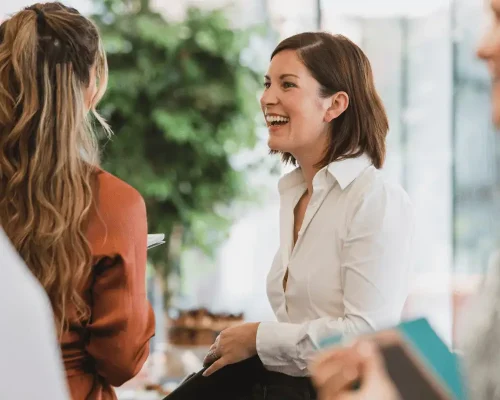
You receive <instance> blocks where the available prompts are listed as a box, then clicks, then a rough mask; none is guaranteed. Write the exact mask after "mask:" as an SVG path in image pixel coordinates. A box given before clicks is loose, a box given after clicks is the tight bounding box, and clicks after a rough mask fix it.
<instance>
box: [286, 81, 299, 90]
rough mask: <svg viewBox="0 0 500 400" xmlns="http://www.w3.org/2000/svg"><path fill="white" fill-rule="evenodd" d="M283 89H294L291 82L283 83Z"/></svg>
mask: <svg viewBox="0 0 500 400" xmlns="http://www.w3.org/2000/svg"><path fill="white" fill-rule="evenodd" d="M283 87H284V88H285V89H290V88H292V87H296V86H295V85H294V84H293V83H292V82H283Z"/></svg>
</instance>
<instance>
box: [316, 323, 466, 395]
mask: <svg viewBox="0 0 500 400" xmlns="http://www.w3.org/2000/svg"><path fill="white" fill-rule="evenodd" d="M368 337H372V338H373V340H374V341H375V343H377V344H378V346H379V348H380V350H381V352H382V356H383V357H384V360H385V364H386V367H387V371H388V373H389V375H390V376H391V379H392V380H393V382H394V384H395V386H396V388H397V389H398V391H399V392H400V394H401V397H402V398H404V399H405V400H413V399H415V400H419V399H426V400H466V391H465V387H464V384H463V380H462V374H461V370H460V363H459V360H458V358H457V356H456V355H455V354H454V353H452V352H451V351H450V349H449V348H448V346H447V345H446V344H445V343H444V342H443V340H442V339H441V338H440V337H439V336H438V335H437V334H436V332H435V331H434V330H433V329H432V327H431V326H430V324H429V322H428V321H427V320H426V319H424V318H420V319H416V320H413V321H408V322H404V323H402V324H400V325H398V326H397V327H396V328H394V329H391V330H384V331H379V332H376V333H373V334H370V335H368ZM341 343H342V337H340V336H338V335H336V336H333V337H329V338H325V339H324V340H323V341H322V342H321V343H320V347H321V348H327V347H331V346H336V345H339V344H341ZM356 386H359V382H358V384H357V385H356Z"/></svg>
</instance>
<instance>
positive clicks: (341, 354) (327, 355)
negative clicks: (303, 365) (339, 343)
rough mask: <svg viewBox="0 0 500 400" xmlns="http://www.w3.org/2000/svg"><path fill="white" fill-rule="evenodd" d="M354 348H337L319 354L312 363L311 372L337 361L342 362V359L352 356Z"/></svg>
mask: <svg viewBox="0 0 500 400" xmlns="http://www.w3.org/2000/svg"><path fill="white" fill-rule="evenodd" d="M352 352H353V349H352V347H336V348H334V349H330V350H327V351H323V352H321V353H319V354H318V356H317V357H315V358H314V359H313V361H312V362H311V367H310V368H311V370H314V369H317V368H321V367H322V366H323V365H324V364H330V363H332V362H335V360H340V359H342V358H345V357H348V356H349V355H350V354H352Z"/></svg>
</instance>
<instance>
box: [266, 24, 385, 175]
mask: <svg viewBox="0 0 500 400" xmlns="http://www.w3.org/2000/svg"><path fill="white" fill-rule="evenodd" d="M285 50H295V51H296V52H297V55H298V57H299V59H300V60H301V61H302V62H303V63H304V65H305V66H306V67H307V69H308V70H309V72H310V73H311V75H312V76H313V77H314V78H315V79H316V80H317V81H318V82H319V84H320V85H321V89H320V96H322V97H329V96H332V95H334V94H335V93H337V92H341V91H343V92H346V93H347V95H348V96H349V106H348V107H347V109H346V110H345V111H344V112H343V113H342V114H341V115H340V116H339V117H338V118H336V119H334V120H333V121H332V122H331V123H330V125H331V128H330V141H329V144H328V148H327V149H326V151H325V155H324V157H323V159H322V160H321V161H320V162H319V163H318V167H321V168H322V167H324V166H326V165H328V164H329V163H331V162H333V161H339V160H343V159H346V158H355V157H358V156H360V155H361V154H363V153H366V154H367V155H368V156H369V157H370V158H371V160H372V163H373V165H374V166H375V167H376V168H381V167H382V166H383V164H384V160H385V138H386V136H387V132H388V130H389V121H388V119H387V115H386V113H385V109H384V106H383V104H382V101H381V99H380V97H379V95H378V94H377V91H376V89H375V84H374V82H373V73H372V69H371V65H370V61H368V58H367V57H366V55H365V54H364V53H363V51H362V50H361V49H360V48H359V47H358V46H357V45H356V44H354V43H353V42H352V41H350V40H349V39H347V38H346V37H345V36H342V35H332V34H329V33H326V32H304V33H300V34H297V35H294V36H291V37H289V38H287V39H284V40H283V41H282V42H281V43H280V44H278V46H277V47H276V49H275V50H274V51H273V53H272V55H271V60H272V59H273V57H274V56H275V55H276V54H278V53H280V52H282V51H285ZM272 153H281V157H282V160H283V162H285V163H292V164H297V160H296V159H295V158H294V157H293V156H292V155H291V154H290V153H282V152H278V151H272Z"/></svg>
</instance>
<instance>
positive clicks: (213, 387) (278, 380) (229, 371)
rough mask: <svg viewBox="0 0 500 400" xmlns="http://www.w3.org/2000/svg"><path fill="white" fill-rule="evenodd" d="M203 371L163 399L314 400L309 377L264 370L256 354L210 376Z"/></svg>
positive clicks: (314, 396)
mask: <svg viewBox="0 0 500 400" xmlns="http://www.w3.org/2000/svg"><path fill="white" fill-rule="evenodd" d="M203 371H204V370H201V371H200V372H198V373H196V374H194V375H193V376H191V377H189V378H188V379H186V380H185V381H184V382H183V383H182V384H181V385H180V386H179V387H178V388H177V389H176V390H175V391H174V392H172V393H171V394H169V395H168V396H167V397H165V399H164V400H204V399H209V400H316V394H315V391H314V388H313V386H312V384H311V381H310V379H309V378H297V377H292V376H289V375H285V374H280V373H277V372H270V371H267V370H266V369H265V368H264V366H263V365H262V362H261V361H260V359H259V358H258V357H252V358H250V359H248V360H245V361H242V362H240V363H237V364H232V365H228V366H226V367H224V368H222V369H220V370H219V371H217V372H215V373H214V374H212V375H210V376H209V377H204V376H203V375H202V373H203Z"/></svg>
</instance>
